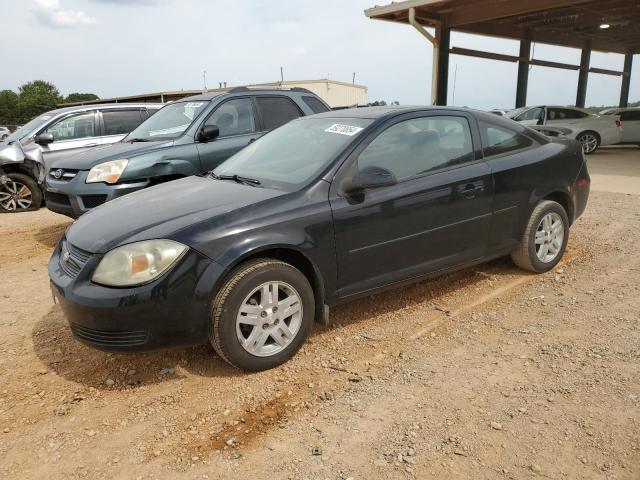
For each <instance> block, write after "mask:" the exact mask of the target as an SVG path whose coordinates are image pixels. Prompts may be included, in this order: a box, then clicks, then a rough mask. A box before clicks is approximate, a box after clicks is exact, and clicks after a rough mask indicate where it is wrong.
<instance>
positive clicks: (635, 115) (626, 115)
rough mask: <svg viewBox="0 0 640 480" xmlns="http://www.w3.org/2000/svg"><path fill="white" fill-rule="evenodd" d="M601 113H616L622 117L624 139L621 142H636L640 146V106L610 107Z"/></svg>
mask: <svg viewBox="0 0 640 480" xmlns="http://www.w3.org/2000/svg"><path fill="white" fill-rule="evenodd" d="M600 115H615V116H618V117H620V123H621V124H622V139H621V141H620V143H624V144H636V145H638V146H639V147H640V107H630V108H609V109H607V110H603V111H602V112H600Z"/></svg>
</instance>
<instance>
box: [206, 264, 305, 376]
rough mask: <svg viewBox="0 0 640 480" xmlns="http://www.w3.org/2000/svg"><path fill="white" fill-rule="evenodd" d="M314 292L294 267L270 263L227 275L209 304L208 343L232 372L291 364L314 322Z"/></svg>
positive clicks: (248, 267) (248, 266)
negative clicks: (210, 306) (232, 367)
mask: <svg viewBox="0 0 640 480" xmlns="http://www.w3.org/2000/svg"><path fill="white" fill-rule="evenodd" d="M314 306H315V301H314V295H313V289H312V288H311V285H310V284H309V281H308V280H307V278H306V277H305V276H304V275H303V274H302V272H300V271H299V270H298V269H296V268H295V267H293V266H292V265H290V264H288V263H285V262H282V261H280V260H273V259H266V258H264V259H258V260H254V261H250V262H247V263H245V264H243V265H240V266H239V267H237V268H236V269H235V270H234V271H232V272H231V274H230V275H229V278H228V279H227V281H226V282H225V284H224V285H223V287H222V288H221V289H220V290H219V292H218V294H217V295H216V297H215V299H214V301H213V308H212V314H211V331H210V335H209V341H210V342H211V345H212V346H213V348H214V350H215V351H216V353H218V355H220V357H221V358H222V359H224V360H225V361H226V362H228V363H230V364H231V365H233V366H234V367H236V368H240V369H243V370H250V371H261V370H267V369H270V368H273V367H276V366H278V365H280V364H282V363H284V362H286V361H287V360H289V359H290V358H291V357H292V356H293V355H294V354H295V353H296V352H297V351H298V350H299V349H300V347H301V346H302V344H303V343H304V341H305V340H306V338H307V337H308V335H309V333H310V331H311V326H312V324H313V320H314V311H315V308H314Z"/></svg>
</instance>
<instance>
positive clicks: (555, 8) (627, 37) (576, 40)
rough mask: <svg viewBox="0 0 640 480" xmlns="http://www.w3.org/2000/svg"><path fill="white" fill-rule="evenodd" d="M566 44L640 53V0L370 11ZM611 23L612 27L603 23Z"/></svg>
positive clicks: (484, 2) (475, 0)
mask: <svg viewBox="0 0 640 480" xmlns="http://www.w3.org/2000/svg"><path fill="white" fill-rule="evenodd" d="M410 8H415V11H416V19H417V20H418V22H420V23H421V24H423V25H425V26H435V25H436V23H440V24H443V25H446V26H447V27H450V28H451V29H453V30H456V31H460V32H466V33H475V34H480V35H489V36H494V37H503V38H512V39H516V40H519V39H525V38H527V39H529V40H531V41H534V42H540V43H548V44H552V45H560V46H565V47H573V48H583V47H584V45H585V40H589V41H590V42H591V49H593V50H599V51H603V52H613V53H622V54H627V53H640V0H408V1H402V2H395V3H391V4H390V5H385V6H376V7H373V8H369V9H367V10H365V15H366V16H367V17H369V18H373V19H378V20H387V21H392V22H399V23H409V19H408V12H409V9H410ZM603 24H607V25H609V28H606V29H604V28H600V26H601V25H603Z"/></svg>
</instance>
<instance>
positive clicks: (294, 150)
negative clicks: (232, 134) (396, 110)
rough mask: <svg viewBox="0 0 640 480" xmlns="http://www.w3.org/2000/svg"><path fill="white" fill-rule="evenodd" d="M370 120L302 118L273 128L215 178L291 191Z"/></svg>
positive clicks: (327, 160) (311, 176)
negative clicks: (233, 178)
mask: <svg viewBox="0 0 640 480" xmlns="http://www.w3.org/2000/svg"><path fill="white" fill-rule="evenodd" d="M370 123H371V120H368V119H363V118H306V119H299V120H294V121H292V122H289V123H287V124H285V125H284V126H282V127H280V128H277V129H276V130H274V131H272V132H271V133H269V134H267V135H265V136H264V137H262V138H260V139H259V140H258V141H256V142H254V143H252V144H251V145H249V146H248V147H245V148H244V149H243V150H240V152H238V153H236V154H235V155H234V156H232V157H231V158H229V159H228V160H227V161H226V162H224V163H223V164H221V165H220V166H218V168H216V169H215V170H214V171H213V173H214V175H216V176H227V175H229V176H234V175H237V176H238V177H248V178H250V179H255V180H258V181H259V182H260V183H261V184H262V185H263V186H267V187H269V188H277V189H281V190H288V191H293V190H295V189H297V188H299V187H300V186H302V185H303V184H305V183H307V182H308V181H309V180H311V179H312V178H313V177H314V176H315V175H316V174H317V173H318V172H319V171H320V170H321V169H322V168H323V167H325V166H326V165H327V164H328V163H329V162H330V161H331V160H332V159H333V158H334V157H335V156H336V154H338V153H339V151H340V150H341V148H342V147H344V146H345V145H346V144H347V143H348V142H349V141H350V140H352V138H353V137H354V136H356V135H358V134H359V133H360V132H361V131H362V130H363V129H364V128H365V127H366V126H367V125H369V124H370Z"/></svg>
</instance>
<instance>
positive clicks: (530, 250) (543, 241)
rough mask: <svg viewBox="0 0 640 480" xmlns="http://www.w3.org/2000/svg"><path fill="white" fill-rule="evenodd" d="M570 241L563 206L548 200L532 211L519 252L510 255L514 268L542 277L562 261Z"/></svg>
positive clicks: (567, 222) (567, 221) (567, 220)
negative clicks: (543, 273)
mask: <svg viewBox="0 0 640 480" xmlns="http://www.w3.org/2000/svg"><path fill="white" fill-rule="evenodd" d="M568 239H569V218H568V217H567V212H565V210H564V208H563V207H562V205H560V204H559V203H557V202H552V201H550V200H544V201H542V202H540V203H539V204H538V205H537V206H536V208H534V209H533V212H532V213H531V217H530V218H529V223H528V224H527V228H526V229H525V231H524V235H523V236H522V241H521V243H520V247H519V248H518V250H516V251H515V252H513V253H512V254H511V258H513V261H514V262H515V264H516V265H518V266H519V267H521V268H524V269H525V270H530V271H532V272H537V273H542V272H546V271H549V270H551V269H552V268H553V267H555V266H556V265H557V263H558V262H559V261H560V259H561V258H562V255H563V254H564V251H565V249H566V248H567V241H568Z"/></svg>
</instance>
